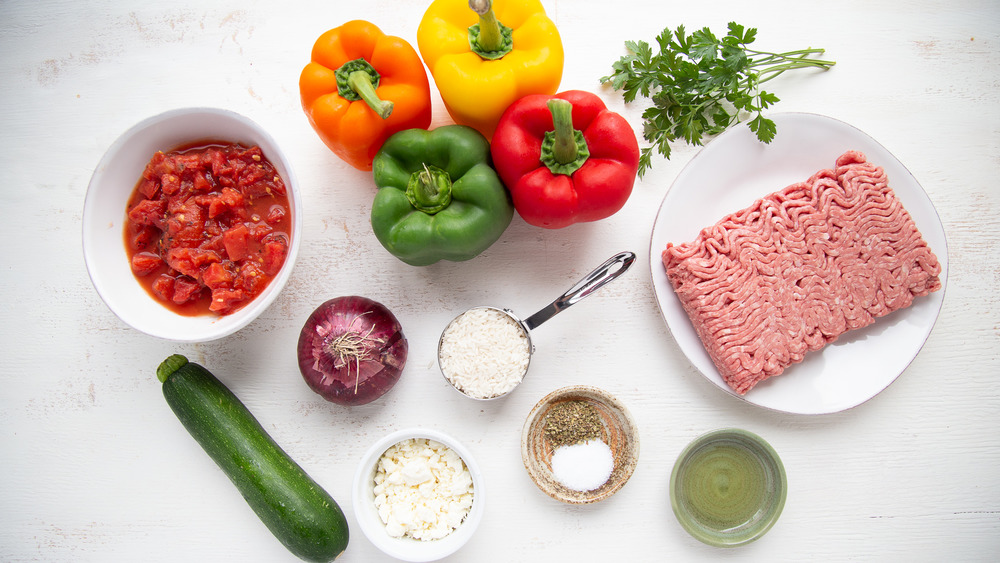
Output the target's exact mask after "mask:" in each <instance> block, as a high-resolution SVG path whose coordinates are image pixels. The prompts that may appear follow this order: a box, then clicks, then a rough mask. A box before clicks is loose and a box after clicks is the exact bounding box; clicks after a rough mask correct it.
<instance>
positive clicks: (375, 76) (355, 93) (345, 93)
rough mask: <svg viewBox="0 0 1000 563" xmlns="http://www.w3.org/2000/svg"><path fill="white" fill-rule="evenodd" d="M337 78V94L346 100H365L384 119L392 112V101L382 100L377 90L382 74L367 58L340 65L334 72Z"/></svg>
mask: <svg viewBox="0 0 1000 563" xmlns="http://www.w3.org/2000/svg"><path fill="white" fill-rule="evenodd" d="M334 76H335V77H336V79H337V94H339V95H340V97H342V98H344V99H345V100H350V101H352V102H356V101H358V100H364V101H365V103H366V104H368V107H370V108H372V111H374V112H375V113H376V114H378V116H379V117H381V118H382V119H385V118H387V117H389V114H391V113H392V105H393V104H392V102H390V101H388V100H382V99H380V98H379V97H378V93H377V92H376V91H375V89H376V88H378V83H379V80H381V79H382V76H381V75H380V74H379V73H378V71H377V70H375V67H373V66H372V65H371V63H369V62H368V61H366V60H365V59H363V58H361V59H354V60H353V61H347V62H346V63H344V64H342V65H340V68H338V69H337V70H336V71H335V72H334Z"/></svg>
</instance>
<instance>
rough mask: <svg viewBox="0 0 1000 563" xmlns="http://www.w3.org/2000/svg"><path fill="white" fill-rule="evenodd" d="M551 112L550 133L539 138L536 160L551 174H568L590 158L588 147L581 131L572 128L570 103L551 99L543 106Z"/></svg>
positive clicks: (571, 105)
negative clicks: (540, 139)
mask: <svg viewBox="0 0 1000 563" xmlns="http://www.w3.org/2000/svg"><path fill="white" fill-rule="evenodd" d="M545 105H546V106H547V107H548V108H549V112H551V113H552V129H553V130H552V131H547V132H546V133H545V138H544V139H542V148H541V154H540V155H539V160H541V162H542V164H544V165H545V166H547V167H548V169H549V170H550V171H552V173H553V174H565V175H567V176H570V175H572V174H573V173H574V172H576V171H577V170H579V169H580V168H581V167H582V166H583V165H584V163H586V162H587V159H588V158H590V148H589V147H588V146H587V140H586V139H585V138H584V137H583V132H582V131H580V130H578V129H574V128H573V103H572V102H570V101H569V100H564V99H562V98H552V99H550V100H549V101H548V102H547V103H546V104H545Z"/></svg>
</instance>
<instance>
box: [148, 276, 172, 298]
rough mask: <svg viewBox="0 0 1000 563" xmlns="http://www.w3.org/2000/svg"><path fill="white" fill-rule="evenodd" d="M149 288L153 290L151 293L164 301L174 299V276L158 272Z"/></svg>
mask: <svg viewBox="0 0 1000 563" xmlns="http://www.w3.org/2000/svg"><path fill="white" fill-rule="evenodd" d="M150 289H152V291H153V295H156V296H157V297H159V298H160V299H162V300H164V301H173V300H174V278H173V276H168V275H167V274H160V275H159V276H156V279H155V280H153V283H152V285H151V286H150Z"/></svg>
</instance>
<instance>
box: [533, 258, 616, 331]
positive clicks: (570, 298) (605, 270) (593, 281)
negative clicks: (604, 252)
mask: <svg viewBox="0 0 1000 563" xmlns="http://www.w3.org/2000/svg"><path fill="white" fill-rule="evenodd" d="M633 262H635V253H633V252H619V253H618V254H615V255H614V256H612V257H611V258H608V260H607V261H606V262H604V263H603V264H601V265H600V266H598V267H597V268H596V269H595V270H594V271H593V272H590V273H589V274H587V276H586V277H584V278H583V279H582V280H580V281H579V282H577V284H576V285H574V286H573V287H571V288H569V290H568V291H566V293H563V294H562V295H560V296H559V298H558V299H556V300H555V301H553V302H552V303H550V304H549V305H548V306H547V307H545V308H544V309H542V310H541V311H538V312H537V313H535V314H534V315H531V316H530V317H528V318H527V319H525V320H524V326H526V327H528V330H531V329H534V328H535V327H537V326H538V325H540V324H542V323H544V322H545V321H547V320H549V319H551V318H552V317H553V316H554V315H555V314H556V313H558V312H559V311H562V310H563V309H565V308H567V307H569V306H570V305H572V304H574V303H576V302H577V301H580V300H581V299H583V298H584V297H587V296H588V295H590V294H591V293H593V292H595V291H597V290H598V289H600V288H601V287H603V286H604V285H605V284H607V283H608V282H610V281H611V280H613V279H615V278H617V277H618V276H620V275H622V274H624V273H625V271H626V270H628V269H629V267H630V266H632V263H633Z"/></svg>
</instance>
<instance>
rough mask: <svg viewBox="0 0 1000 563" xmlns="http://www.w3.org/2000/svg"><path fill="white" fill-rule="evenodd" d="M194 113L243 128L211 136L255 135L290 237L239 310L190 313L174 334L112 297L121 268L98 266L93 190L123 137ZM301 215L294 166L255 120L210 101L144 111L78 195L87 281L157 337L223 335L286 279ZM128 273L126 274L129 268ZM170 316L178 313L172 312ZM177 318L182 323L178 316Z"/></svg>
mask: <svg viewBox="0 0 1000 563" xmlns="http://www.w3.org/2000/svg"><path fill="white" fill-rule="evenodd" d="M199 115H205V116H211V117H213V118H216V119H220V120H223V121H226V122H229V123H231V124H233V125H234V126H235V127H236V128H238V129H242V130H244V131H245V133H244V134H243V135H242V136H243V137H244V138H241V139H229V138H228V137H232V136H234V135H224V134H220V135H219V136H218V137H217V140H220V141H230V142H246V141H247V138H248V137H254V138H256V139H259V141H254V142H256V143H258V144H260V145H262V146H261V148H262V149H263V150H264V153H265V156H266V157H267V159H268V160H269V161H271V163H272V164H274V165H275V167H276V168H278V170H279V172H280V174H281V177H282V179H283V181H284V182H285V185H286V186H287V187H288V194H289V208H290V212H291V215H292V221H291V233H290V234H291V239H292V240H291V243H290V244H289V248H288V254H287V255H286V256H285V263H284V265H283V266H282V268H281V270H280V271H279V272H278V274H277V275H275V276H274V278H273V279H272V280H271V282H270V283H269V284H268V287H267V288H266V289H265V290H264V292H263V293H262V294H261V295H259V296H257V298H256V299H254V300H253V301H252V302H250V303H248V304H247V305H246V306H244V307H243V308H242V309H241V310H239V311H237V312H235V313H233V314H231V315H226V316H218V315H198V316H194V317H190V318H191V319H193V320H192V321H191V322H190V323H185V324H187V325H191V326H190V328H191V330H184V331H182V332H183V334H176V333H172V332H171V331H169V330H167V329H163V328H162V327H158V326H148V325H147V324H144V323H143V322H142V321H143V317H144V315H142V314H141V311H137V310H130V309H129V308H128V307H125V306H124V305H122V304H120V303H119V302H118V299H117V297H116V287H117V286H116V285H115V283H114V281H113V280H115V279H120V278H121V277H123V275H122V273H121V272H119V273H117V274H114V273H107V272H104V271H103V270H102V268H101V267H99V266H98V258H97V257H98V256H99V255H100V254H102V253H104V252H105V251H106V250H107V249H106V248H104V246H103V245H100V244H98V242H99V241H97V240H95V239H96V238H98V237H97V236H96V233H97V231H98V230H99V229H104V228H105V227H104V226H103V225H102V224H101V223H100V221H101V219H100V218H101V217H102V214H101V213H100V210H101V209H102V208H103V206H102V199H101V197H100V196H101V195H102V190H99V189H98V186H100V185H101V182H102V181H104V180H105V176H106V175H107V174H108V173H109V172H108V169H109V167H110V166H112V165H114V164H115V160H116V158H118V156H119V153H120V152H121V151H122V150H124V149H125V147H126V146H127V145H128V144H129V143H131V142H133V141H135V140H136V139H137V138H138V137H139V136H140V135H142V134H143V133H145V132H146V131H148V130H150V129H155V128H156V127H157V126H159V125H160V124H162V123H165V122H168V121H170V120H173V119H176V118H180V117H190V116H199ZM161 135H164V136H166V133H165V132H164V133H161ZM192 137H193V138H192V139H191V140H192V141H194V142H196V141H198V140H208V139H209V137H210V136H204V135H201V136H197V135H192ZM194 137H196V138H194ZM181 144H183V143H181ZM173 148H174V147H164V148H163V150H170V149H173ZM148 158H152V154H150V155H148ZM143 165H144V163H143ZM140 174H141V171H140ZM138 179H139V174H137V175H136V178H135V181H136V182H138ZM130 189H134V187H130ZM125 205H126V204H125V202H122V206H121V208H122V213H121V220H122V221H124V218H125V214H126V211H125ZM106 215H107V214H104V216H106ZM303 219H304V215H303V211H302V196H301V194H300V193H299V183H298V177H297V175H296V173H295V170H294V167H293V166H292V163H291V161H290V160H289V159H288V157H287V155H286V154H285V152H284V151H283V150H282V149H281V146H280V145H279V144H278V142H277V141H276V140H275V138H274V137H273V136H272V135H271V134H270V133H269V132H268V131H267V130H265V129H264V128H263V127H262V126H261V125H260V124H258V123H257V122H256V121H254V120H252V119H250V118H249V117H246V116H245V115H242V114H240V113H237V112H235V111H232V110H228V109H223V108H216V107H210V106H191V107H180V108H174V109H170V110H166V111H163V112H161V113H158V114H155V115H152V116H149V117H146V118H144V119H142V120H141V121H139V122H138V123H135V124H134V125H132V126H130V127H129V128H127V129H126V130H125V131H124V132H123V133H121V134H120V135H119V136H118V137H117V138H116V139H115V140H114V141H113V142H112V143H111V145H109V146H108V148H107V149H106V150H105V152H104V153H103V155H102V156H101V159H100V161H99V162H98V164H97V166H96V167H95V168H94V170H93V173H92V174H91V177H90V180H89V182H88V185H87V191H86V194H85V196H84V204H83V215H82V220H81V246H82V250H83V255H84V264H85V267H86V269H87V275H88V277H89V278H90V281H91V284H92V285H93V286H94V289H95V290H96V291H97V293H98V295H99V296H100V297H101V300H102V301H103V302H104V304H105V305H106V306H107V307H108V309H110V310H111V312H112V313H114V314H115V316H116V317H118V318H119V319H120V320H121V321H122V322H124V323H125V324H126V325H128V326H130V327H131V328H133V329H135V330H137V331H139V332H141V333H144V334H147V335H149V336H153V337H157V338H162V339H164V340H169V341H173V342H180V343H198V342H208V341H212V340H218V339H220V338H223V337H226V336H229V335H231V334H233V333H235V332H237V331H238V330H240V329H242V328H244V327H245V326H247V325H248V324H250V323H251V322H253V321H254V320H255V319H256V318H257V317H259V316H260V314H261V313H263V312H264V311H265V310H267V309H268V308H269V307H270V306H271V304H272V303H273V302H274V301H275V299H277V297H278V295H279V294H280V293H281V291H282V290H283V289H284V286H285V285H286V284H287V282H288V279H289V278H290V276H291V273H292V270H293V269H294V265H295V263H296V261H297V258H298V253H299V250H300V247H301V243H302V222H303ZM122 228H123V224H122V225H118V224H116V225H114V229H115V231H116V232H118V231H120V230H121V229H122ZM122 236H124V235H122ZM122 245H123V250H122V252H124V239H123V242H122ZM122 268H124V269H127V261H126V262H125V263H123V265H122ZM128 273H129V275H131V271H129V272H128ZM140 289H141V288H140ZM143 291H145V290H143ZM149 299H150V301H151V302H152V303H156V301H155V300H154V299H153V298H152V297H149ZM161 306H162V305H161ZM164 309H165V310H168V311H169V309H167V308H166V307H164ZM175 315H176V314H175ZM176 317H184V316H183V315H176ZM180 322H182V323H184V321H183V320H182V321H180Z"/></svg>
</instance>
